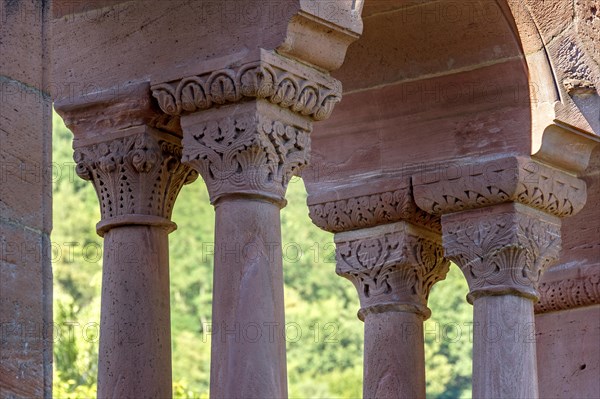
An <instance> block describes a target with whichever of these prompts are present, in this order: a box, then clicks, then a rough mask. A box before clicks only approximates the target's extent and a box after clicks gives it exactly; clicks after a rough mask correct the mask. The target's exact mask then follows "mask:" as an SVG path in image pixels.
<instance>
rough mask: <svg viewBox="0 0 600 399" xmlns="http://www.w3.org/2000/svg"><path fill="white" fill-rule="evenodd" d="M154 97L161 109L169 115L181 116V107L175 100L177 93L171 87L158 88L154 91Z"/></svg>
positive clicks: (161, 86) (162, 86)
mask: <svg viewBox="0 0 600 399" xmlns="http://www.w3.org/2000/svg"><path fill="white" fill-rule="evenodd" d="M152 96H153V97H154V98H156V100H157V101H158V105H159V106H160V109H162V110H163V111H164V112H166V113H167V114H169V115H179V114H180V113H181V107H180V106H178V101H176V100H175V93H174V92H173V89H172V88H171V86H170V85H160V86H156V87H154V88H153V90H152Z"/></svg>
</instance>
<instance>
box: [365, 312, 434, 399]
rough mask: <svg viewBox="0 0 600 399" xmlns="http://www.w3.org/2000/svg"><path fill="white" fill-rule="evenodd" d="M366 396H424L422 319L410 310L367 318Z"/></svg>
mask: <svg viewBox="0 0 600 399" xmlns="http://www.w3.org/2000/svg"><path fill="white" fill-rule="evenodd" d="M364 322H365V354H364V381H363V384H364V385H363V386H364V389H363V397H364V398H365V399H371V398H377V399H385V398H389V399H398V398H406V399H409V398H424V397H425V351H424V347H425V346H424V345H425V343H424V340H423V318H422V316H420V315H418V314H415V313H410V312H386V313H379V314H377V313H374V314H369V315H367V316H366V317H365V320H364Z"/></svg>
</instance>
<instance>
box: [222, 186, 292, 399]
mask: <svg viewBox="0 0 600 399" xmlns="http://www.w3.org/2000/svg"><path fill="white" fill-rule="evenodd" d="M215 207H216V229H215V230H216V231H215V234H216V242H215V270H214V294H213V336H212V354H211V396H212V397H214V398H242V397H243V398H285V397H287V374H286V360H285V337H284V327H285V326H284V323H285V320H284V305H283V269H282V257H281V227H280V215H279V212H280V209H279V206H277V205H275V204H273V203H271V202H269V201H263V200H259V199H256V200H254V199H248V198H239V199H230V198H227V197H226V198H223V199H221V200H219V201H218V202H217V204H216V206H215Z"/></svg>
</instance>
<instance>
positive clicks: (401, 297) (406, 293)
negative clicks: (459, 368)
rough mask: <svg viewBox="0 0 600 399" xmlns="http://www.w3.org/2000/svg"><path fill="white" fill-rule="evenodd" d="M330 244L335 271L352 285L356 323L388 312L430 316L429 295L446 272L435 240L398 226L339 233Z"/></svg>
mask: <svg viewBox="0 0 600 399" xmlns="http://www.w3.org/2000/svg"><path fill="white" fill-rule="evenodd" d="M335 242H336V246H337V249H336V257H337V269H336V271H337V273H338V274H339V275H341V276H343V277H345V278H347V279H349V280H350V281H352V283H354V285H355V286H356V289H357V290H358V295H359V298H360V303H361V310H360V311H359V313H358V316H359V318H360V319H361V320H364V318H365V316H366V314H368V313H369V312H375V313H382V312H390V311H403V312H414V313H418V314H420V315H422V316H423V317H424V318H428V317H429V315H430V314H431V312H430V311H429V309H428V308H427V298H428V296H429V291H430V289H431V287H432V286H433V284H435V283H436V282H437V281H439V280H443V279H444V278H445V277H446V274H447V272H448V267H449V262H448V261H446V260H445V259H444V256H443V249H442V245H441V243H440V242H439V236H438V235H435V234H433V233H431V232H430V231H427V230H425V229H422V228H419V227H417V226H414V225H412V224H410V223H407V222H399V223H394V224H388V225H382V226H378V227H374V228H370V229H363V230H357V231H351V232H346V233H339V234H336V236H335Z"/></svg>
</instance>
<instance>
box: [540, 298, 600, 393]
mask: <svg viewBox="0 0 600 399" xmlns="http://www.w3.org/2000/svg"><path fill="white" fill-rule="evenodd" d="M535 323H536V331H537V333H536V341H537V354H538V356H537V357H538V358H537V364H538V375H539V386H540V392H539V393H540V396H539V397H540V398H548V399H551V398H552V399H553V398H594V397H597V396H598V392H600V379H598V373H600V346H598V342H600V305H594V306H591V307H585V308H579V309H571V310H566V311H562V312H554V313H546V314H542V315H537V316H536V318H535Z"/></svg>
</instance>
